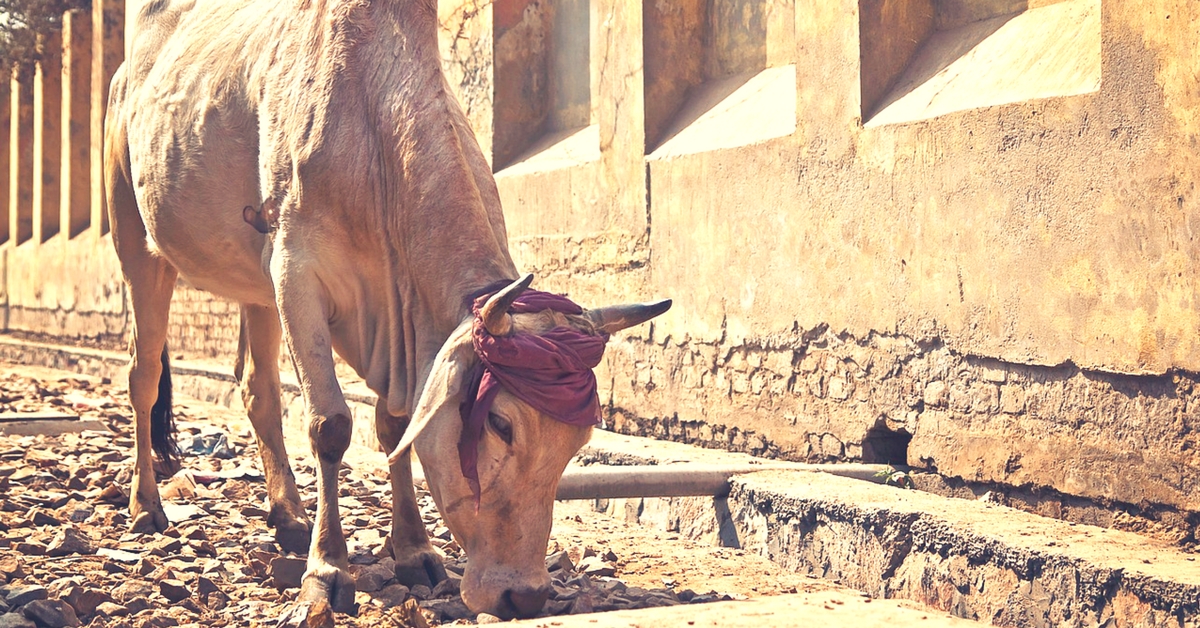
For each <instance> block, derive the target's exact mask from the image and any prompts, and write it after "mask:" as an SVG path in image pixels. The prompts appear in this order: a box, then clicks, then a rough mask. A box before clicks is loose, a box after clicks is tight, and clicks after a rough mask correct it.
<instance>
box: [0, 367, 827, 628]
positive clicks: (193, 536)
mask: <svg viewBox="0 0 1200 628" xmlns="http://www.w3.org/2000/svg"><path fill="white" fill-rule="evenodd" d="M30 412H43V413H45V412H62V413H68V414H73V415H78V416H81V417H83V418H85V419H94V420H97V421H99V422H100V423H101V424H103V426H104V428H103V429H101V430H99V431H88V432H83V433H68V434H64V435H61V436H45V435H36V436H11V435H7V436H6V435H0V626H40V627H46V626H71V625H87V626H98V627H101V626H103V627H114V628H115V627H125V626H129V627H142V626H173V625H205V626H223V625H251V626H257V625H273V624H274V623H275V621H276V619H277V618H278V617H280V616H281V615H282V614H284V613H285V612H286V611H287V610H288V609H289V608H290V606H291V605H290V603H291V602H292V601H293V600H294V599H295V595H296V592H297V588H296V586H297V585H298V582H299V577H300V574H301V573H302V572H303V565H304V563H303V558H302V557H300V556H296V555H290V554H284V553H281V551H280V550H279V548H278V546H277V545H276V544H275V543H274V541H273V538H272V535H271V531H270V530H269V529H268V528H267V527H266V525H265V522H264V516H265V512H264V510H265V504H264V500H265V488H264V485H263V483H262V477H261V474H260V472H259V463H258V456H257V451H256V446H255V444H254V439H253V436H252V434H251V432H250V425H249V422H248V421H247V420H246V419H245V417H244V416H242V415H241V414H240V413H237V412H233V411H230V410H229V409H226V408H224V407H220V406H216V405H212V404H206V403H201V402H198V401H195V400H191V399H187V398H179V396H177V399H176V415H177V416H176V420H177V422H178V424H179V427H180V441H181V443H182V444H183V445H184V447H185V450H189V451H193V452H198V455H191V456H188V457H186V458H185V459H184V469H183V470H182V471H181V472H180V473H178V474H176V476H175V477H173V478H171V479H169V480H163V481H162V482H160V491H162V493H163V498H164V503H165V504H166V507H167V508H168V516H169V517H170V518H171V519H172V521H173V522H174V526H173V527H172V529H171V530H169V531H168V532H167V533H166V534H162V535H134V534H129V533H127V531H126V530H127V527H126V526H127V518H126V507H127V502H128V495H127V492H126V491H127V487H128V482H129V465H130V458H131V456H132V445H133V441H132V425H131V420H130V413H129V410H128V408H127V406H126V395H125V390H124V387H123V386H122V385H121V383H114V382H109V381H106V380H100V379H96V378H90V377H83V376H77V375H72V374H68V373H65V372H61V371H52V370H48V369H41V368H35V367H23V366H16V365H3V366H0V413H30ZM288 446H289V452H290V453H291V455H292V461H293V469H294V470H295V471H296V479H297V483H298V485H299V487H300V490H301V494H302V496H304V497H306V501H305V505H306V506H307V507H308V508H309V509H310V515H311V514H313V511H314V510H315V497H313V495H312V494H313V491H314V489H315V477H314V476H313V466H312V460H311V456H310V455H309V453H308V447H307V443H305V442H304V439H302V438H301V437H300V436H299V435H295V434H293V435H288ZM341 486H342V490H341V494H342V498H341V507H342V512H343V527H344V531H345V534H346V537H347V540H348V545H349V547H350V553H351V563H352V568H351V569H352V572H353V573H354V575H355V577H356V580H357V583H358V589H359V592H358V594H357V600H356V601H357V602H358V603H359V604H360V608H359V613H358V616H357V617H350V616H341V615H339V616H337V617H336V618H335V619H336V623H337V624H338V625H347V626H351V625H358V626H412V625H421V624H422V623H423V622H427V623H430V624H437V623H473V622H474V621H475V620H476V619H477V618H476V617H475V616H474V615H473V614H471V613H470V611H469V610H467V609H466V607H465V606H464V605H463V604H462V602H461V600H460V599H459V597H458V590H457V583H458V580H457V576H459V575H461V573H462V569H463V567H464V565H465V561H466V558H465V557H464V556H463V555H462V553H461V551H460V550H459V549H458V547H457V544H456V543H454V541H453V539H452V538H451V536H450V534H449V531H448V530H447V529H446V528H445V527H444V526H442V525H441V521H440V520H439V519H438V518H437V513H436V509H435V508H434V506H433V504H432V500H430V498H429V496H428V494H426V493H424V492H420V491H419V497H420V500H421V505H422V513H423V514H424V515H425V523H426V526H427V531H428V533H429V535H430V537H431V539H432V541H433V543H434V545H435V546H437V547H439V548H440V549H441V550H442V551H443V552H444V553H445V555H446V566H447V569H448V572H449V573H450V574H451V579H450V580H448V581H447V582H446V583H443V584H442V585H439V587H437V588H436V589H434V590H432V591H430V590H429V589H428V588H426V587H415V588H414V589H413V590H409V589H408V588H407V587H404V586H403V585H400V584H397V583H395V581H394V580H392V579H391V566H390V557H389V556H388V555H387V550H386V544H385V535H386V532H387V530H388V529H389V527H390V495H389V490H390V489H389V487H388V482H387V472H386V467H385V466H384V458H383V454H381V453H378V452H371V451H366V450H364V449H361V448H354V449H352V450H351V452H349V453H348V455H347V458H346V468H345V469H344V470H343V472H342V485H341ZM548 553H549V556H548V559H547V561H548V564H554V565H555V567H554V568H553V569H552V575H553V576H554V577H555V592H554V594H553V595H552V596H551V600H550V602H548V603H547V606H546V610H545V611H544V614H547V615H549V614H565V613H579V612H589V611H592V610H597V611H598V610H619V609H627V608H641V607H647V606H661V605H676V604H686V603H702V602H707V601H717V600H725V599H740V598H743V597H755V596H763V595H772V594H779V593H791V592H797V591H800V592H805V591H821V590H825V589H831V588H834V585H831V584H828V583H823V582H821V581H818V580H814V579H811V578H809V577H805V576H800V575H797V574H793V573H788V572H785V571H783V570H782V569H780V568H779V567H778V566H776V565H774V564H773V563H771V562H769V561H767V560H766V559H764V558H761V557H759V556H754V555H747V554H746V553H745V552H743V551H741V550H734V549H728V548H713V547H706V546H698V545H696V544H694V543H692V542H690V541H687V540H684V539H680V538H678V536H677V535H674V534H670V533H665V532H657V531H653V530H647V529H642V528H635V527H630V526H628V525H627V524H626V523H625V522H623V521H618V520H616V519H614V518H612V517H610V516H607V515H605V514H602V513H597V512H594V511H593V510H592V508H591V507H590V505H589V504H587V503H584V502H560V503H559V504H558V506H557V507H556V510H555V524H554V531H553V533H552V538H551V542H550V547H549V548H548ZM560 566H561V567H560ZM478 619H480V620H482V621H486V620H488V619H489V618H487V617H480V618H478ZM30 620H32V621H30ZM305 621H307V622H308V623H309V624H313V623H314V622H315V620H314V619H311V618H310V619H308V620H305ZM6 622H8V623H6ZM21 622H25V623H21ZM301 623H304V622H301Z"/></svg>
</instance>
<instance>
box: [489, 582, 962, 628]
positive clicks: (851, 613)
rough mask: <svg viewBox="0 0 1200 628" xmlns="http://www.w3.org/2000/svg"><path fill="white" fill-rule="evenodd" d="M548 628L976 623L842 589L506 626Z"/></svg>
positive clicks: (927, 627)
mask: <svg viewBox="0 0 1200 628" xmlns="http://www.w3.org/2000/svg"><path fill="white" fill-rule="evenodd" d="M504 625H505V626H514V627H517V626H521V627H533V626H537V627H539V628H549V627H551V626H553V627H555V628H636V627H639V626H654V627H655V628H701V627H705V626H721V627H722V628H760V627H762V626H854V628H904V627H906V626H920V627H921V628H967V627H968V626H977V625H978V624H975V623H974V622H969V621H964V620H962V619H956V618H954V617H947V616H945V615H941V614H938V613H936V612H935V611H933V610H931V609H927V608H916V607H915V605H914V606H909V605H906V604H905V603H904V602H897V601H893V600H872V599H871V598H869V597H861V596H855V595H853V594H850V593H847V592H844V591H826V592H820V593H799V594H793V595H777V596H772V597H760V598H754V599H751V600H744V601H739V602H715V603H712V604H696V605H688V606H660V607H658V608H645V609H640V610H628V611H611V612H607V613H592V614H587V615H566V616H562V617H543V618H540V619H527V620H525V621H514V622H509V623H506V624H504Z"/></svg>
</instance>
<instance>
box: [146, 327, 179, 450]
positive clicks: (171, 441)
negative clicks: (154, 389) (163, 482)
mask: <svg viewBox="0 0 1200 628" xmlns="http://www.w3.org/2000/svg"><path fill="white" fill-rule="evenodd" d="M150 446H151V447H153V448H154V453H156V454H158V458H159V460H161V461H163V462H164V463H166V466H167V467H174V466H175V463H176V462H178V461H179V458H180V457H181V456H182V454H181V453H180V451H179V443H177V442H175V416H174V414H172V412H171V357H170V355H168V354H167V345H166V344H165V343H164V344H163V350H162V375H160V376H159V377H158V400H157V401H155V402H154V407H153V408H150Z"/></svg>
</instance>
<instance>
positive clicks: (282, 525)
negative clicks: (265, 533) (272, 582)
mask: <svg viewBox="0 0 1200 628" xmlns="http://www.w3.org/2000/svg"><path fill="white" fill-rule="evenodd" d="M267 525H268V526H271V527H273V528H275V542H276V543H278V544H279V547H280V549H282V550H283V551H285V552H292V553H294V554H304V553H307V552H308V546H309V543H311V542H312V524H311V523H309V522H308V519H307V518H306V517H303V516H300V517H297V516H295V515H292V514H290V513H288V512H286V511H285V510H284V509H282V508H278V507H277V508H272V509H271V514H270V515H267Z"/></svg>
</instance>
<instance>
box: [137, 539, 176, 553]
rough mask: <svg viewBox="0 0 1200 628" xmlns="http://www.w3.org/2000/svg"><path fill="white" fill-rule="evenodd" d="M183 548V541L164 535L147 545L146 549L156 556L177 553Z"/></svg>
mask: <svg viewBox="0 0 1200 628" xmlns="http://www.w3.org/2000/svg"><path fill="white" fill-rule="evenodd" d="M182 548H183V541H180V540H179V539H176V538H171V537H164V538H162V539H159V540H157V541H154V542H152V543H150V544H149V545H147V546H146V550H147V551H149V552H150V553H151V554H153V555H155V556H169V555H171V554H176V553H178V552H179V550H180V549H182Z"/></svg>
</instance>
